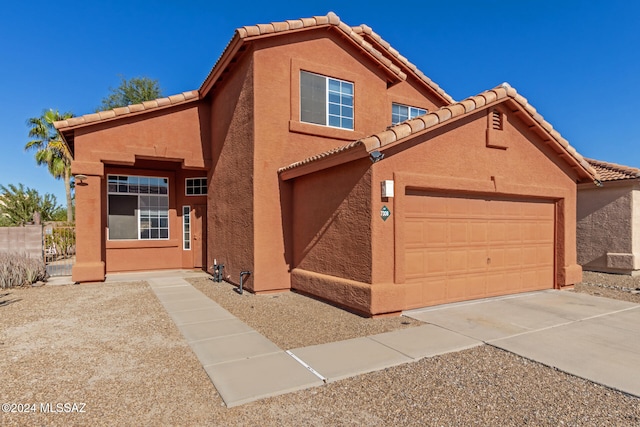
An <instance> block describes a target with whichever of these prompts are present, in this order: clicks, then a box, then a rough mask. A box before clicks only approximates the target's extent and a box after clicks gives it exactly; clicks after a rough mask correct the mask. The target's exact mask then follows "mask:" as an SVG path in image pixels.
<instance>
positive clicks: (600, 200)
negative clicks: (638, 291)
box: [577, 159, 640, 275]
mask: <svg viewBox="0 0 640 427" xmlns="http://www.w3.org/2000/svg"><path fill="white" fill-rule="evenodd" d="M587 161H588V162H589V163H590V164H591V166H593V168H594V169H595V170H596V171H597V172H598V174H599V175H600V180H601V181H602V185H601V186H599V187H594V186H593V185H587V184H580V185H578V223H577V227H578V232H577V244H578V263H579V264H580V265H582V267H583V268H584V269H585V270H590V271H600V272H605V273H620V274H631V275H637V274H640V169H637V168H633V167H629V166H623V165H618V164H615V163H608V162H603V161H600V160H593V159H587Z"/></svg>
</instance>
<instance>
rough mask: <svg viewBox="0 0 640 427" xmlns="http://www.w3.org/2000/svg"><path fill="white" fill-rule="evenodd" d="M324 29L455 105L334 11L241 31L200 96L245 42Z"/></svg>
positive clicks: (363, 27) (384, 44)
mask: <svg viewBox="0 0 640 427" xmlns="http://www.w3.org/2000/svg"><path fill="white" fill-rule="evenodd" d="M321 27H327V28H335V29H337V30H338V31H340V34H342V35H343V36H345V38H346V39H347V40H349V41H351V42H352V43H353V44H355V45H356V46H358V47H359V48H360V49H361V50H362V51H363V52H364V53H365V54H367V55H368V56H370V57H371V58H372V59H373V60H374V61H376V62H378V63H379V64H380V66H381V67H382V68H383V69H384V70H385V71H386V72H388V73H390V74H391V75H393V76H395V77H396V78H397V79H399V80H401V81H404V80H406V79H407V74H406V72H407V71H408V72H412V73H414V74H415V75H416V76H417V77H418V80H419V81H421V82H422V83H424V84H425V86H427V87H428V88H429V89H430V90H432V91H433V92H434V94H435V95H436V96H438V97H440V98H441V99H442V101H444V102H446V103H452V102H454V100H453V98H451V96H449V95H448V94H447V93H446V92H445V91H444V90H443V89H442V88H440V86H438V85H437V84H435V83H434V82H433V81H432V80H431V79H429V78H428V77H427V76H425V75H424V74H423V73H422V72H421V71H420V70H418V68H417V67H416V66H415V65H413V64H412V63H410V62H409V61H408V60H407V59H406V58H405V57H403V56H402V55H400V54H399V53H398V51H397V50H395V49H393V48H392V47H391V45H389V43H387V42H385V41H384V40H382V38H381V37H380V36H378V35H377V34H376V33H374V32H373V31H372V30H371V29H370V28H369V27H367V26H366V25H361V26H358V27H350V26H348V25H347V24H345V23H344V22H342V21H341V20H340V18H339V17H338V15H336V14H335V13H333V12H329V13H328V14H327V15H326V16H314V17H312V18H302V19H295V20H288V21H283V22H272V23H270V24H258V25H251V26H245V27H240V28H238V29H237V30H236V33H235V35H234V37H233V38H232V39H231V41H230V42H229V44H228V45H227V47H226V48H225V50H224V52H223V54H222V55H221V56H220V58H219V59H218V61H217V62H216V64H215V65H214V66H213V68H212V70H211V72H210V73H209V75H208V76H207V78H206V79H205V81H204V82H203V83H202V86H200V93H201V94H202V96H203V97H204V96H205V95H206V94H207V93H208V92H209V90H211V88H212V87H213V86H214V84H215V82H216V81H217V80H218V79H219V78H220V77H221V76H222V74H223V73H224V72H225V70H226V69H227V68H228V66H229V64H230V63H231V60H232V59H233V57H234V56H235V55H236V54H237V53H238V52H239V51H241V49H242V48H243V44H244V42H248V41H251V40H254V39H256V38H261V37H271V36H276V35H279V34H282V33H292V32H297V31H303V30H309V29H316V28H321ZM363 35H370V36H371V37H372V38H373V40H375V41H376V46H374V45H373V44H372V43H371V42H370V41H368V40H367V39H366V38H365V37H364V36H363ZM385 54H386V55H385ZM388 56H391V57H393V58H395V59H396V60H397V61H398V62H399V63H400V64H401V67H400V66H398V65H396V64H395V63H394V61H392V60H390V59H389V57H388ZM402 68H404V69H405V70H403V69H402Z"/></svg>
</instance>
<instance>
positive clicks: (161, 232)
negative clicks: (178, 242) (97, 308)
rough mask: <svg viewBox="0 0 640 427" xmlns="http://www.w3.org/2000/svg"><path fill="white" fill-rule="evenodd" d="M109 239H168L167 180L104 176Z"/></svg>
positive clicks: (160, 178)
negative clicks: (105, 177) (105, 178)
mask: <svg viewBox="0 0 640 427" xmlns="http://www.w3.org/2000/svg"><path fill="white" fill-rule="evenodd" d="M107 181H108V183H107V203H108V207H107V210H108V218H107V221H108V227H109V240H157V239H168V238H169V179H168V178H162V177H149V176H131V175H109V176H108V177H107Z"/></svg>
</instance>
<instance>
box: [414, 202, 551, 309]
mask: <svg viewBox="0 0 640 427" xmlns="http://www.w3.org/2000/svg"><path fill="white" fill-rule="evenodd" d="M406 199H407V202H408V203H407V205H408V206H410V207H411V208H410V210H411V215H412V216H410V217H409V216H408V214H405V218H406V223H405V227H404V232H405V247H404V253H405V260H406V261H405V262H406V281H407V284H408V286H409V287H408V288H407V289H408V290H407V307H413V308H415V307H423V306H427V305H434V304H441V303H446V302H453V301H463V300H467V299H474V298H482V297H486V296H494V295H504V294H508V293H515V292H524V291H529V290H535V289H548V288H552V287H553V281H554V247H555V230H554V224H555V219H554V216H555V208H554V204H553V203H552V202H533V201H531V202H530V201H520V200H485V199H482V198H473V197H468V198H465V197H444V196H437V195H429V194H426V193H420V192H417V191H416V192H414V193H411V194H409V193H408V194H407V197H406ZM417 224H421V225H417ZM408 234H412V235H411V236H409V235H408ZM418 253H419V255H418ZM420 263H422V265H421V266H420Z"/></svg>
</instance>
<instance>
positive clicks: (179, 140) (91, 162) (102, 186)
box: [72, 103, 211, 282]
mask: <svg viewBox="0 0 640 427" xmlns="http://www.w3.org/2000/svg"><path fill="white" fill-rule="evenodd" d="M207 111H208V107H207V106H206V105H203V104H201V103H189V104H186V105H181V106H176V107H172V108H167V109H162V110H159V111H155V112H152V113H148V114H144V115H134V116H130V117H127V118H123V119H117V120H112V121H107V122H103V123H98V124H93V125H89V126H85V127H80V128H78V129H76V131H75V153H74V161H73V163H72V172H73V173H74V174H85V175H87V176H88V179H87V180H85V182H84V183H83V184H82V185H79V186H77V188H76V233H77V260H76V265H75V266H74V270H73V279H74V280H75V281H80V282H84V281H100V280H104V276H105V271H109V272H112V271H130V270H140V269H151V268H180V267H185V266H187V265H188V264H189V263H187V264H185V263H183V254H182V240H181V233H182V229H181V223H180V221H179V218H178V214H177V211H178V208H177V206H178V204H179V203H180V200H179V198H178V196H177V195H178V193H177V192H176V190H177V187H176V176H178V177H179V179H183V178H184V177H185V176H187V175H188V174H189V172H186V174H187V175H184V174H183V173H182V172H181V169H182V168H186V169H189V170H193V173H194V174H196V175H198V176H200V175H206V168H207V167H208V166H209V165H210V157H211V156H210V153H211V150H210V148H209V146H208V145H207V144H205V141H207V140H208V138H209V135H208V130H207V128H208V117H207V116H206V114H205V113H206V112H207ZM155 168H158V169H159V171H158V170H155ZM186 169H185V170H186ZM109 173H122V174H127V175H151V176H169V175H171V184H170V192H171V197H170V205H171V208H170V225H169V226H170V233H171V236H170V237H171V238H170V239H169V240H166V241H109V240H108V239H107V226H108V224H107V208H108V207H107V194H106V189H107V187H106V178H107V175H108V174H109ZM134 249H135V250H134ZM105 263H106V265H105ZM191 265H193V264H191Z"/></svg>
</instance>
